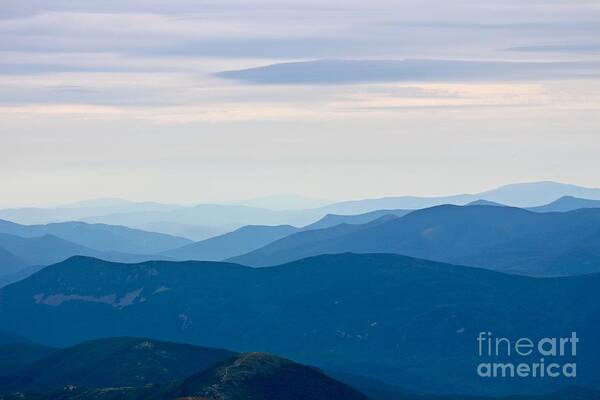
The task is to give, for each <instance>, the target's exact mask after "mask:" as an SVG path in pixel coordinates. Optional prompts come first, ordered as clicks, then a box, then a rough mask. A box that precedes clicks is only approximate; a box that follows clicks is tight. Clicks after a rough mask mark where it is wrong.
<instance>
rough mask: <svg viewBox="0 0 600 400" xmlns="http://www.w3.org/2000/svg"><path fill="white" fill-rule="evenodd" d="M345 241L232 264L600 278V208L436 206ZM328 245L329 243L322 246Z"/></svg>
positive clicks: (308, 244) (275, 248) (295, 239)
mask: <svg viewBox="0 0 600 400" xmlns="http://www.w3.org/2000/svg"><path fill="white" fill-rule="evenodd" d="M365 228H367V227H366V226H365V227H363V228H362V229H360V226H359V227H357V228H355V231H353V232H348V233H345V234H343V235H335V237H331V235H327V231H329V230H330V229H331V230H332V231H333V230H335V228H329V229H325V230H321V231H320V233H321V235H320V236H314V237H312V238H307V236H300V234H294V235H291V236H288V237H286V238H284V239H281V240H279V241H277V242H273V243H271V244H269V245H267V246H265V247H263V248H261V249H257V250H255V251H253V252H250V253H248V254H246V255H243V256H240V257H235V258H233V259H231V260H230V261H234V262H237V263H240V264H244V265H250V266H268V265H276V264H280V263H284V262H289V261H293V260H297V259H301V258H304V257H309V256H314V255H318V254H328V253H344V252H349V251H350V252H356V253H394V254H404V255H408V256H412V257H420V258H427V259H431V260H436V261H441V262H449V263H455V264H463V265H471V266H477V267H482V268H488V269H493V270H499V271H506V272H511V273H519V274H526V275H534V276H562V275H575V274H585V273H593V272H599V271H600V247H599V246H598V243H600V209H592V208H590V209H580V210H575V211H571V212H566V213H534V212H530V211H526V210H523V209H519V208H513V207H494V206H468V207H460V206H450V205H446V206H438V207H432V208H428V209H423V210H417V211H414V212H412V213H410V214H408V215H406V216H404V217H402V218H397V219H393V220H391V221H388V222H385V223H383V224H378V225H377V226H374V227H368V228H367V229H365ZM324 238H326V239H324Z"/></svg>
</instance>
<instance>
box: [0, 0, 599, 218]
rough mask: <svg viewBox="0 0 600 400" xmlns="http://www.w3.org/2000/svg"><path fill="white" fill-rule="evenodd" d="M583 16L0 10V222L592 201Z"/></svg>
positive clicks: (167, 0) (594, 5) (576, 10)
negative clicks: (289, 197)
mask: <svg viewBox="0 0 600 400" xmlns="http://www.w3.org/2000/svg"><path fill="white" fill-rule="evenodd" d="M599 134H600V1H597V0H568V1H567V0H564V1H563V0H554V1H550V0H548V1H541V0H528V1H523V0H520V1H516V0H455V1H445V0H418V1H417V0H414V1H391V0H370V1H356V0H347V1H344V2H339V1H335V2H334V1H326V0H320V1H316V0H302V1H299V0H277V1H275V0H272V1H271V0H256V1H244V0H218V1H216V0H215V1H208V0H207V1H201V0H197V1H190V0H146V1H143V2H141V1H134V0H120V1H103V0H87V1H85V2H82V1H78V0H53V1H45V0H19V1H16V0H3V2H2V7H1V9H0V181H1V182H2V183H3V185H2V187H3V190H2V196H0V206H1V207H14V206H25V205H41V204H50V203H60V202H72V201H77V200H81V199H88V198H97V197H120V198H126V199H131V200H153V201H163V202H178V203H203V202H216V201H231V200H235V199H247V198H252V197H257V196H263V195H270V194H275V193H298V194H302V195H305V196H308V197H314V198H320V199H329V200H344V199H356V198H365V197H380V196H393V195H405V194H412V195H442V194H453V193H464V192H478V191H481V190H486V189H490V188H492V187H495V186H498V185H502V184H507V183H513V182H523V181H536V180H556V181H561V182H567V183H573V184H579V185H584V186H596V187H598V186H600V181H599V180H598V173H597V171H598V170H600V157H598V154H600V137H599Z"/></svg>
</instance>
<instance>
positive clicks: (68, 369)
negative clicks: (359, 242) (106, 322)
mask: <svg viewBox="0 0 600 400" xmlns="http://www.w3.org/2000/svg"><path fill="white" fill-rule="evenodd" d="M232 355H233V353H232V352H230V351H226V350H219V349H212V348H204V347H198V346H192V345H186V344H178V343H169V342H162V341H157V340H152V339H140V338H110V339H99V340H94V341H90V342H85V343H82V344H80V345H76V346H73V347H70V348H67V349H64V350H59V351H56V352H54V353H53V354H52V355H50V356H49V357H45V358H42V359H39V360H38V361H35V362H33V363H32V364H30V365H28V366H27V367H25V368H24V369H22V370H19V371H17V372H16V373H15V374H12V375H8V382H7V383H6V384H5V385H4V386H5V389H4V390H5V391H6V390H29V391H33V390H47V389H50V388H62V387H64V386H66V385H74V386H83V387H131V386H133V387H141V386H144V385H147V384H150V383H160V382H167V381H171V380H174V379H181V378H184V377H186V376H189V375H191V374H193V373H195V372H197V371H200V370H203V369H205V368H207V367H208V366H210V365H213V364H215V363H217V362H219V361H222V360H224V359H226V358H228V357H231V356H232ZM5 381H6V380H5Z"/></svg>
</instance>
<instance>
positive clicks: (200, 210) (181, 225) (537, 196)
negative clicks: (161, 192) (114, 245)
mask: <svg viewBox="0 0 600 400" xmlns="http://www.w3.org/2000/svg"><path fill="white" fill-rule="evenodd" d="M563 196H572V197H578V198H583V199H590V200H600V189H594V188H585V187H581V186H575V185H568V184H562V183H557V182H532V183H520V184H512V185H506V186H501V187H498V188H496V189H492V190H488V191H484V192H479V193H474V194H459V195H452V196H440V197H417V196H398V197H384V198H375V199H363V200H352V201H343V202H337V203H332V204H328V205H321V204H322V203H323V202H322V201H314V200H310V199H304V198H301V197H297V196H292V197H290V196H284V197H283V200H286V201H282V199H281V196H275V197H273V196H271V197H267V198H262V199H255V200H251V201H241V202H238V204H232V203H227V204H199V205H194V206H182V205H173V204H160V203H153V202H129V201H125V200H119V199H100V200H90V201H85V202H80V203H74V204H69V205H65V206H59V207H53V208H32V207H28V208H14V209H5V210H0V219H5V220H8V221H12V222H16V223H20V224H48V223H52V222H64V221H83V222H90V223H102V224H108V225H125V226H128V227H130V228H139V229H143V230H151V231H156V232H161V233H166V234H170V235H175V236H183V237H187V238H190V239H193V240H202V239H206V238H208V237H210V236H211V235H215V234H223V233H226V232H230V231H232V230H235V229H237V228H240V227H242V226H244V225H293V226H305V225H307V224H311V223H313V222H315V221H317V220H318V219H320V218H322V217H324V216H325V215H327V214H340V215H355V214H364V213H368V212H372V211H377V210H414V209H421V208H427V207H432V206H436V205H443V204H455V205H465V204H468V203H471V202H473V201H477V200H481V199H484V200H487V201H491V202H496V203H501V204H505V205H508V206H514V207H536V206H541V205H544V204H548V203H550V202H553V201H555V200H557V199H559V198H560V197H563ZM286 203H287V204H288V205H289V206H290V208H291V209H283V208H282V205H285V204H286ZM300 205H304V206H305V207H308V208H304V209H299V208H298V207H299V206H300ZM257 206H259V207H257ZM315 206H318V207H316V208H315ZM269 207H273V209H270V208H269ZM310 207H313V208H310Z"/></svg>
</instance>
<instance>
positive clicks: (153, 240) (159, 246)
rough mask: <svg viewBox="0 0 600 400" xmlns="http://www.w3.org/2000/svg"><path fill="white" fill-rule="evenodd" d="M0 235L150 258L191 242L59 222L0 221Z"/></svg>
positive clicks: (124, 229)
mask: <svg viewBox="0 0 600 400" xmlns="http://www.w3.org/2000/svg"><path fill="white" fill-rule="evenodd" d="M0 233H8V234H10V235H15V236H21V237H26V238H33V237H39V236H44V235H53V236H55V237H58V238H61V239H63V240H66V241H69V242H72V243H75V244H78V245H80V246H85V247H88V248H90V249H94V250H99V251H112V252H121V253H134V254H153V253H159V252H162V251H166V250H170V249H174V248H177V247H181V246H184V245H186V244H189V243H192V241H191V240H189V239H185V238H181V237H176V236H170V235H165V234H162V233H155V232H148V231H142V230H139V229H132V228H128V227H125V226H120V225H105V224H87V223H84V222H60V223H51V224H46V225H20V224H16V223H14V222H10V221H3V220H0Z"/></svg>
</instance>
